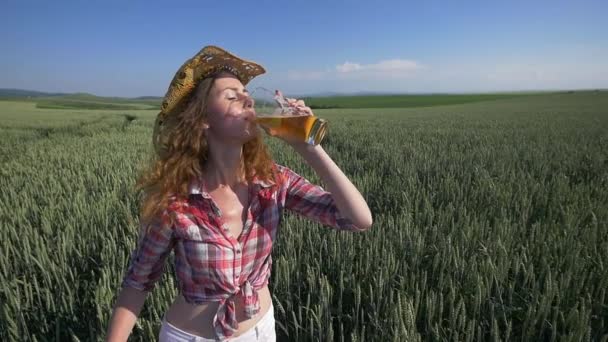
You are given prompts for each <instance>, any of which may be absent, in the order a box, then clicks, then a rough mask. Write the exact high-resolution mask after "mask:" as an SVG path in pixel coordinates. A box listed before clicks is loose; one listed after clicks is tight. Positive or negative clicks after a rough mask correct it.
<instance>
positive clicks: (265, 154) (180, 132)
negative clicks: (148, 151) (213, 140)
mask: <svg viewBox="0 0 608 342" xmlns="http://www.w3.org/2000/svg"><path fill="white" fill-rule="evenodd" d="M216 77H217V74H216V75H212V76H209V77H207V78H205V79H203V80H201V81H200V82H199V83H198V85H197V86H196V88H195V89H194V91H193V92H192V95H191V97H190V100H189V101H188V103H187V105H186V106H185V109H184V110H183V111H181V112H180V113H179V114H178V115H173V116H172V117H171V116H170V117H168V118H166V119H165V121H164V123H163V124H164V125H167V126H165V127H166V128H165V130H166V131H167V134H168V141H169V144H168V146H167V153H164V156H160V155H158V154H156V153H154V154H153V155H152V158H151V159H150V161H149V163H148V165H146V166H144V168H143V169H142V170H141V172H140V176H139V178H138V179H137V182H136V184H135V191H140V190H142V194H141V197H140V220H143V221H146V222H149V221H151V220H152V219H154V217H158V216H159V215H160V214H161V213H162V212H163V211H164V210H165V209H167V208H168V207H169V205H170V204H171V201H172V200H178V201H179V200H185V199H186V198H187V196H188V186H189V184H190V182H191V181H192V180H200V179H201V177H202V176H203V168H204V165H205V163H206V162H207V160H208V153H209V150H208V146H207V137H206V136H205V130H204V129H203V124H204V123H205V122H206V120H207V100H208V96H209V93H210V90H211V88H212V86H213V82H214V81H215V79H216ZM243 167H244V173H245V177H246V180H247V181H248V182H251V181H252V180H253V179H254V177H257V178H259V179H260V180H263V181H266V182H268V181H270V182H275V184H276V182H277V174H276V171H275V169H274V161H273V159H272V157H271V155H270V153H269V151H268V149H267V147H266V145H265V144H264V140H263V137H262V135H261V134H260V133H259V132H258V133H257V134H256V136H255V137H254V138H253V139H252V140H250V141H248V142H247V143H245V144H244V145H243Z"/></svg>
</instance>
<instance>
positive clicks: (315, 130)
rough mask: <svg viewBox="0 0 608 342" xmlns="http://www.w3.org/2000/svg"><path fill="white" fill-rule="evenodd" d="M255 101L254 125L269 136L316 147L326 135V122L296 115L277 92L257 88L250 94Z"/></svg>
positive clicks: (314, 117) (312, 116) (316, 118)
mask: <svg viewBox="0 0 608 342" xmlns="http://www.w3.org/2000/svg"><path fill="white" fill-rule="evenodd" d="M251 97H252V98H253V99H254V101H255V111H256V119H255V121H256V123H257V124H258V125H260V126H263V127H264V128H265V129H266V130H267V132H268V133H269V134H270V135H273V136H280V137H288V138H291V139H295V140H298V141H302V142H306V143H307V144H309V145H318V144H319V143H320V142H321V140H323V138H324V137H325V134H326V133H327V121H325V120H323V119H321V118H318V117H316V116H314V115H308V114H298V113H297V112H296V110H295V108H294V107H293V106H291V105H290V104H289V102H288V101H287V99H286V98H285V97H284V96H283V94H282V93H281V92H280V91H279V90H275V91H270V90H268V89H266V88H264V87H257V88H255V89H254V90H253V91H252V92H251Z"/></svg>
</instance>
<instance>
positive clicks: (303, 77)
mask: <svg viewBox="0 0 608 342" xmlns="http://www.w3.org/2000/svg"><path fill="white" fill-rule="evenodd" d="M424 68H425V67H423V66H422V65H421V64H419V63H418V62H415V61H412V60H408V59H387V60H382V61H379V62H377V63H371V64H360V63H353V62H349V61H346V62H344V63H342V64H338V65H336V66H335V67H334V68H332V69H326V70H308V71H305V70H290V71H288V72H287V79H288V80H290V81H321V80H326V81H327V80H341V79H350V80H359V81H365V80H380V79H400V78H408V77H411V76H412V75H413V74H414V73H415V72H417V71H418V70H422V69H424Z"/></svg>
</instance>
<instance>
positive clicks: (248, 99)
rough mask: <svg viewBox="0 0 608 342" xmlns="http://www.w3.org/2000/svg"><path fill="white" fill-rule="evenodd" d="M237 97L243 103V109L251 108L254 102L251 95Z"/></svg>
mask: <svg viewBox="0 0 608 342" xmlns="http://www.w3.org/2000/svg"><path fill="white" fill-rule="evenodd" d="M239 97H240V98H241V100H242V101H243V103H244V106H245V108H250V107H253V105H254V103H255V101H254V100H253V98H252V97H251V95H249V94H248V93H242V94H239Z"/></svg>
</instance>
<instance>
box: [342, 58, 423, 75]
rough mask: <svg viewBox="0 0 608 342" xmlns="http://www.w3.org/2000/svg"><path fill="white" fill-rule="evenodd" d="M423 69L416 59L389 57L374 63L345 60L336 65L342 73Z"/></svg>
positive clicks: (398, 71)
mask: <svg viewBox="0 0 608 342" xmlns="http://www.w3.org/2000/svg"><path fill="white" fill-rule="evenodd" d="M419 69H422V66H421V65H420V64H418V63H416V62H415V61H411V60H407V59H388V60H384V61H380V62H378V63H374V64H367V65H365V64H364V65H361V64H358V63H351V62H345V63H344V64H340V65H337V66H336V70H337V71H338V72H342V73H351V72H357V71H370V72H377V73H387V72H390V73H393V72H397V73H403V72H412V71H416V70H419Z"/></svg>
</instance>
